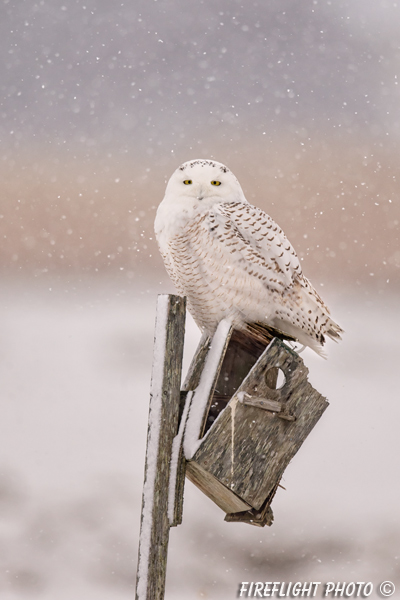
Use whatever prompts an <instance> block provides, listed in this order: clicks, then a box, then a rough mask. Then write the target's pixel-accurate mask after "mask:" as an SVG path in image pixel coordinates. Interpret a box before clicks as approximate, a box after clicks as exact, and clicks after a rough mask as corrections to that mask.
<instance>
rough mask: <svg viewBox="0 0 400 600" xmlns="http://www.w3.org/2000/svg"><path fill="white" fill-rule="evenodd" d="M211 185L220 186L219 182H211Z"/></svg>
mask: <svg viewBox="0 0 400 600" xmlns="http://www.w3.org/2000/svg"><path fill="white" fill-rule="evenodd" d="M211 185H221V182H220V181H212V182H211Z"/></svg>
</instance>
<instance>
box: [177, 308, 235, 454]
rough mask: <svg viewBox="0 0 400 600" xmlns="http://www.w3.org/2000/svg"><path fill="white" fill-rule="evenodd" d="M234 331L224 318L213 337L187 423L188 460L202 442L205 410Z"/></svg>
mask: <svg viewBox="0 0 400 600" xmlns="http://www.w3.org/2000/svg"><path fill="white" fill-rule="evenodd" d="M231 331H232V323H231V321H229V320H228V319H223V320H222V321H221V322H220V323H219V325H218V327H217V330H216V332H215V334H214V337H213V338H212V343H211V346H210V350H209V352H208V354H207V357H206V360H205V365H204V368H203V371H202V374H201V376H200V382H199V385H198V386H197V388H196V391H195V394H194V398H193V400H192V403H191V405H190V412H189V417H188V420H187V423H186V430H185V437H184V441H183V449H184V453H185V457H186V460H190V459H191V458H192V456H193V455H194V453H195V452H196V450H197V448H198V447H199V445H200V444H201V440H200V439H199V438H200V434H201V429H202V425H203V422H204V415H205V411H206V410H207V407H208V402H209V399H210V395H211V394H212V391H213V388H214V386H215V382H216V380H217V377H218V374H219V368H220V366H221V361H222V359H223V357H224V355H225V351H226V346H227V342H228V341H229V336H230V333H231Z"/></svg>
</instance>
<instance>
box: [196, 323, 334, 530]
mask: <svg viewBox="0 0 400 600" xmlns="http://www.w3.org/2000/svg"><path fill="white" fill-rule="evenodd" d="M235 336H236V337H235ZM208 343H209V342H208ZM263 348H265V343H264V346H263V345H262V344H259V345H258V346H257V344H256V345H254V344H253V343H251V344H250V345H246V343H243V338H241V337H240V334H238V333H237V332H233V335H232V338H231V342H230V344H229V345H228V347H227V351H226V354H225V357H226V358H225V360H224V361H220V364H219V365H218V366H217V367H216V368H218V369H219V373H216V374H215V379H216V386H215V389H214V390H213V391H210V399H209V402H208V403H209V405H210V409H208V413H207V415H206V416H205V419H204V424H203V432H205V434H204V436H203V438H202V440H201V442H200V444H199V446H198V448H197V450H196V452H195V453H194V454H193V456H192V457H191V460H189V462H188V463H187V465H186V475H187V477H188V478H189V479H190V480H191V481H192V482H193V483H194V484H195V485H197V486H198V487H199V488H200V489H201V490H202V491H203V492H204V493H205V494H206V495H207V496H209V497H210V498H211V499H212V500H213V501H214V502H215V503H216V504H218V506H220V507H221V508H222V509H223V510H224V511H225V512H226V513H227V520H229V521H237V520H241V521H246V522H249V523H252V524H254V525H261V526H262V525H265V524H271V523H272V518H273V517H272V511H271V509H270V504H271V501H272V499H273V497H274V495H275V492H276V489H277V487H278V485H279V481H280V479H281V477H282V475H283V472H284V470H285V469H286V467H287V466H288V464H289V462H290V461H291V460H292V458H293V457H294V455H295V454H296V452H297V451H298V450H299V448H300V446H301V445H302V443H303V442H304V440H305V439H306V437H307V436H308V434H309V433H310V431H311V430H312V429H313V427H314V426H315V424H316V423H317V421H318V420H319V419H320V417H321V415H322V414H323V412H324V411H325V409H326V408H327V406H328V402H327V400H326V399H325V398H324V397H323V396H321V394H319V392H317V391H316V390H315V389H314V388H313V387H312V385H311V384H310V383H309V382H308V379H307V376H308V369H307V367H306V366H305V365H304V363H303V361H302V359H301V358H300V357H299V355H298V354H297V353H296V352H294V351H293V350H292V349H290V348H289V347H288V346H287V345H286V344H284V343H283V342H282V341H280V340H279V339H276V338H275V339H274V340H273V341H272V342H271V343H270V344H269V346H268V347H267V348H266V349H264V351H263ZM203 354H204V353H203ZM260 354H261V355H260ZM257 355H258V356H259V358H258V360H257V358H256V357H257ZM203 360H204V356H203ZM238 360H239V363H240V364H241V367H242V368H241V369H236V370H235V369H234V367H235V364H237V362H238ZM243 367H244V369H243ZM232 369H233V370H232ZM246 369H247V370H248V372H247V374H246V376H244V372H243V371H244V370H246ZM278 370H280V371H281V373H282V374H283V377H284V381H283V382H282V385H281V386H280V387H279V388H278V389H276V380H277V373H278ZM227 374H230V377H228V376H227ZM235 386H236V389H235V390H233V389H232V387H235ZM229 394H230V398H229ZM195 401H196V394H195V395H194V399H193V402H195ZM218 404H220V406H218ZM221 404H222V406H221ZM215 407H217V414H216V415H215V414H213V408H214V409H215ZM218 413H219V414H218ZM233 513H235V514H233ZM238 513H240V514H238Z"/></svg>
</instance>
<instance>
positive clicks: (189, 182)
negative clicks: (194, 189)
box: [183, 179, 193, 185]
mask: <svg viewBox="0 0 400 600" xmlns="http://www.w3.org/2000/svg"><path fill="white" fill-rule="evenodd" d="M183 183H184V184H185V185H190V184H191V183H193V181H192V180H191V179H185V180H184V182H183Z"/></svg>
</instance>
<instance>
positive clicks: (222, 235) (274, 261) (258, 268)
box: [204, 202, 301, 292]
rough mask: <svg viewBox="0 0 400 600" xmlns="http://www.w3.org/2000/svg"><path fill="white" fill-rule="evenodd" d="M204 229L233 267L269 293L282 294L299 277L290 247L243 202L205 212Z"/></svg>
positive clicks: (258, 212)
mask: <svg viewBox="0 0 400 600" xmlns="http://www.w3.org/2000/svg"><path fill="white" fill-rule="evenodd" d="M205 225H207V227H208V231H209V235H210V236H212V237H213V238H214V239H216V240H219V242H220V244H221V245H223V246H224V247H225V249H226V250H227V251H228V252H229V253H230V254H231V257H232V260H233V261H234V262H235V263H236V266H237V267H239V268H241V269H243V270H245V271H246V272H247V273H248V274H249V275H252V276H253V277H256V278H258V279H259V280H261V281H262V282H263V283H264V284H265V286H266V287H268V288H269V289H273V290H276V291H279V292H282V291H283V290H284V289H286V288H287V287H289V286H291V285H292V283H293V281H294V280H295V279H296V278H297V277H299V276H301V266H300V262H299V259H298V257H297V255H296V252H295V251H294V249H293V246H292V245H291V243H290V242H289V240H288V239H287V238H286V236H285V234H284V233H283V231H282V229H280V227H279V226H278V225H277V224H276V223H275V221H273V219H271V217H269V216H268V215H267V214H266V213H264V212H263V211H262V210H261V209H258V208H256V207H254V206H252V205H251V204H246V203H244V202H229V203H224V204H220V205H218V206H216V207H214V208H213V209H212V210H211V211H210V212H209V214H208V219H207V222H206V223H204V226H205Z"/></svg>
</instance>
